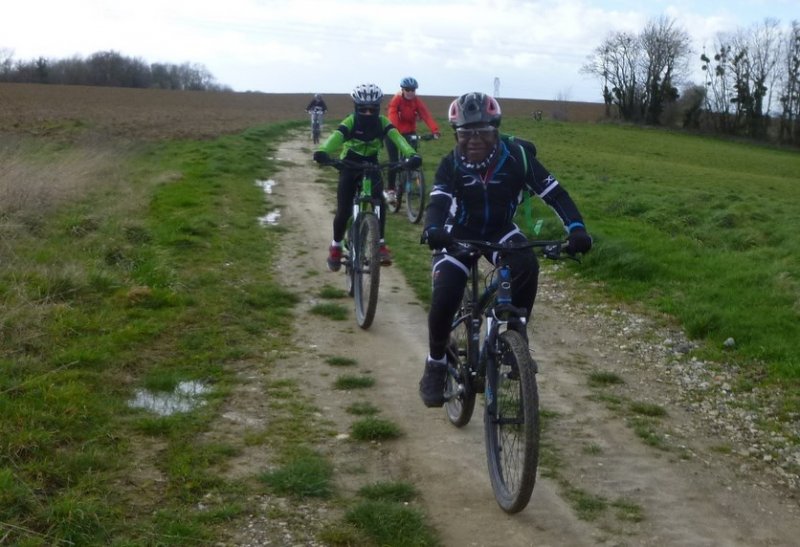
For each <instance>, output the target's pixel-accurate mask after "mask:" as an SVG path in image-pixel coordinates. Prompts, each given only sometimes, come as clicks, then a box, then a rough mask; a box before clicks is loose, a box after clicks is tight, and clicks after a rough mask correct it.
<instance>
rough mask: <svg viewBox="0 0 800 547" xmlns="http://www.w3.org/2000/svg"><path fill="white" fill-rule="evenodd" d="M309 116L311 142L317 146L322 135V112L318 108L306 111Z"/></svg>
mask: <svg viewBox="0 0 800 547" xmlns="http://www.w3.org/2000/svg"><path fill="white" fill-rule="evenodd" d="M306 112H308V113H309V114H310V115H311V140H312V141H313V142H314V144H319V137H320V135H321V134H322V116H323V114H324V111H323V110H322V109H321V108H319V107H314V108H312V109H311V110H307V111H306Z"/></svg>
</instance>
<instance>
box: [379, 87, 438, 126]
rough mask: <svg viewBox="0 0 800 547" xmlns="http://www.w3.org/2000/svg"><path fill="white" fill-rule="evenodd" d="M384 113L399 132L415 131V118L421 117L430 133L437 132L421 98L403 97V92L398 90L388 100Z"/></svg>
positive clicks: (434, 122) (434, 121)
mask: <svg viewBox="0 0 800 547" xmlns="http://www.w3.org/2000/svg"><path fill="white" fill-rule="evenodd" d="M386 115H387V116H388V117H389V120H390V121H391V122H392V125H394V126H395V127H396V128H397V130H398V131H400V133H402V134H403V135H406V134H408V133H416V132H417V119H422V121H424V122H425V125H427V126H428V129H430V130H431V133H438V132H439V126H438V125H436V120H434V119H433V116H431V113H430V111H429V110H428V107H427V106H425V103H424V102H422V99H420V98H418V97H416V96H415V97H414V98H413V99H411V100H409V99H406V98H405V97H403V92H402V91H399V92H398V93H396V94H395V96H394V97H392V100H391V101H389V106H387V107H386Z"/></svg>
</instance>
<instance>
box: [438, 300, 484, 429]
mask: <svg viewBox="0 0 800 547" xmlns="http://www.w3.org/2000/svg"><path fill="white" fill-rule="evenodd" d="M464 302H468V299H467V297H466V296H465V297H464ZM471 319H472V318H471V316H470V314H469V313H468V311H467V309H466V308H465V307H464V306H462V307H461V309H460V310H459V312H458V314H457V315H456V320H455V321H454V322H453V328H452V330H451V331H450V345H449V346H448V348H447V362H448V374H447V381H446V385H445V397H446V398H447V402H446V403H445V404H444V410H445V412H446V413H447V419H448V420H450V423H451V424H453V425H454V426H456V427H464V426H465V425H467V424H468V423H469V421H470V419H471V418H472V412H473V411H474V410H475V395H476V392H475V387H474V385H473V383H472V371H473V370H475V368H477V366H478V350H477V347H474V345H475V344H474V343H473V342H472V336H471V334H470V330H471Z"/></svg>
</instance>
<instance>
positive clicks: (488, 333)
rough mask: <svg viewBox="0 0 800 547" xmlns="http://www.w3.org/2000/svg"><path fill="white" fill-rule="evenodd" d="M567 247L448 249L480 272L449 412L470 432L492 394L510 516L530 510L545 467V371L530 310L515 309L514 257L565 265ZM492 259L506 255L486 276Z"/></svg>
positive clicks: (499, 471) (495, 468) (459, 244)
mask: <svg viewBox="0 0 800 547" xmlns="http://www.w3.org/2000/svg"><path fill="white" fill-rule="evenodd" d="M563 246H565V242H563V241H544V240H534V241H527V242H523V243H511V242H506V243H492V242H489V241H474V240H456V241H455V244H454V245H453V246H451V247H449V248H448V249H449V250H450V251H451V254H452V253H455V254H456V256H459V255H461V256H467V257H468V258H469V259H471V260H472V267H471V268H470V272H469V281H468V283H467V288H466V289H465V291H464V296H463V299H462V303H461V307H460V309H459V310H458V312H457V313H456V316H455V318H454V319H453V324H452V327H451V332H450V344H449V346H448V348H447V357H448V359H447V361H448V375H447V380H446V388H445V401H446V402H445V412H446V413H447V417H448V419H449V420H450V422H451V423H452V424H453V425H455V426H456V427H463V426H465V425H466V424H467V423H469V421H470V419H471V417H472V413H473V410H474V408H475V398H476V395H477V394H478V393H483V394H484V434H485V443H486V458H487V462H488V465H489V478H490V480H491V483H492V490H493V491H494V495H495V499H496V500H497V503H498V505H499V506H500V507H501V508H502V509H503V510H504V511H506V512H507V513H517V512H519V511H521V510H522V509H524V508H525V507H526V506H527V505H528V501H529V500H530V497H531V494H532V493H533V487H534V484H535V482H536V469H537V467H538V463H539V392H538V388H537V384H536V373H537V371H538V369H537V365H536V362H535V361H534V360H533V358H532V357H531V354H530V350H529V348H528V335H527V327H526V324H525V323H526V319H525V318H526V316H527V310H524V309H520V308H516V307H514V306H513V305H512V303H511V284H512V272H511V268H510V266H509V264H508V261H507V257H508V255H509V254H510V253H513V252H517V251H520V250H523V249H529V248H534V247H536V248H541V249H542V250H543V252H542V254H543V256H545V257H547V258H551V259H559V258H564V257H563V256H562V254H561V252H562V247H563ZM487 252H497V253H498V260H497V266H494V267H492V268H491V269H490V270H489V272H488V273H487V274H486V275H485V276H481V274H480V272H479V269H480V268H479V265H480V260H479V258H480V256H481V255H482V254H484V253H487ZM482 278H483V279H484V281H485V283H484V287H483V288H481V279H482ZM484 321H485V325H484Z"/></svg>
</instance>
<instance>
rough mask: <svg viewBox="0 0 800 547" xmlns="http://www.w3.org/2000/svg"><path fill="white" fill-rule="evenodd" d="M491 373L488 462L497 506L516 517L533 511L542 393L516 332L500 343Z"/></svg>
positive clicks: (503, 336) (486, 418) (487, 414)
mask: <svg viewBox="0 0 800 547" xmlns="http://www.w3.org/2000/svg"><path fill="white" fill-rule="evenodd" d="M497 349H498V353H497V355H496V357H495V358H496V364H495V366H494V367H490V368H492V370H491V371H487V375H488V377H487V381H488V387H487V390H486V394H487V397H486V412H485V415H484V429H485V433H486V458H487V460H488V464H489V478H490V479H491V481H492V490H494V496H495V499H496V500H497V503H498V505H500V507H501V508H502V509H503V510H504V511H505V512H507V513H517V512H519V511H522V510H523V509H524V508H525V506H527V505H528V501H529V500H530V498H531V494H532V493H533V486H534V484H535V482H536V469H537V467H538V465H539V392H538V389H537V387H536V375H535V370H536V368H535V365H534V363H533V359H532V358H531V355H530V352H529V351H528V344H527V342H526V341H525V339H524V338H523V337H522V335H521V334H520V333H518V332H516V331H511V330H509V331H506V332H504V333H502V334H501V335H500V336H499V337H498V348H497Z"/></svg>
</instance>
